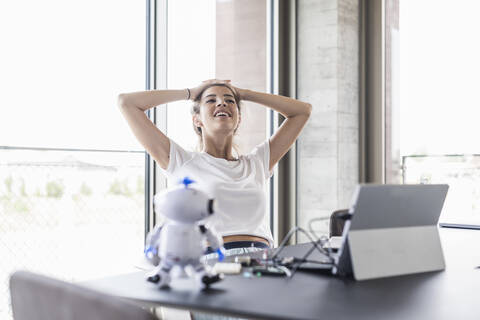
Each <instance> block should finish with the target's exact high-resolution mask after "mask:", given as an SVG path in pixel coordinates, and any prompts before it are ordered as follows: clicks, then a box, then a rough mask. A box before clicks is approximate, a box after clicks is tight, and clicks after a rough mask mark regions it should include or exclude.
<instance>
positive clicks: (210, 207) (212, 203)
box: [208, 199, 215, 214]
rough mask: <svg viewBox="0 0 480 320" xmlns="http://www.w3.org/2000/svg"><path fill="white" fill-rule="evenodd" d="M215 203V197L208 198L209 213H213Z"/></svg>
mask: <svg viewBox="0 0 480 320" xmlns="http://www.w3.org/2000/svg"><path fill="white" fill-rule="evenodd" d="M214 203H215V200H214V199H210V200H208V213H209V214H213V212H214V211H213V205H214Z"/></svg>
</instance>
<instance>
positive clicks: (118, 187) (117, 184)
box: [108, 179, 132, 197]
mask: <svg viewBox="0 0 480 320" xmlns="http://www.w3.org/2000/svg"><path fill="white" fill-rule="evenodd" d="M108 192H109V193H111V194H113V195H116V196H127V197H131V196H132V191H131V190H130V188H129V187H128V182H127V180H126V179H125V180H123V181H119V180H118V179H115V180H114V181H113V182H112V184H110V189H109V190H108Z"/></svg>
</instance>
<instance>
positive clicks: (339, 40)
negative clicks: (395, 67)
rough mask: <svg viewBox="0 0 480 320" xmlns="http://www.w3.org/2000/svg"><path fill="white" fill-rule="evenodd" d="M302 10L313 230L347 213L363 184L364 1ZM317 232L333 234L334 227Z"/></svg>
mask: <svg viewBox="0 0 480 320" xmlns="http://www.w3.org/2000/svg"><path fill="white" fill-rule="evenodd" d="M297 4H298V7H297V10H298V11H297V45H298V46H297V96H298V98H299V99H300V100H303V101H307V102H310V103H311V104H312V105H313V112H312V116H311V118H310V121H309V123H308V124H307V126H306V127H305V129H304V131H303V133H302V135H301V136H300V138H299V140H298V146H299V148H298V162H297V167H298V177H297V193H298V206H297V208H298V211H297V222H298V225H299V226H301V227H307V226H308V221H309V220H310V219H311V218H316V217H322V216H325V217H328V216H329V215H330V213H331V212H332V211H334V210H336V209H342V208H347V207H348V206H349V204H350V199H351V196H352V193H353V190H354V187H355V186H356V184H357V183H358V175H359V169H358V165H359V161H358V158H359V157H358V148H359V126H358V124H359V83H358V81H359V0H298V1H297ZM314 229H315V230H317V231H318V232H319V233H320V232H321V233H327V232H328V221H325V222H319V223H315V224H314ZM304 240H305V238H303V237H300V238H299V241H300V242H302V241H304Z"/></svg>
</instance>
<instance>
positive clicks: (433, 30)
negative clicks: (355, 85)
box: [385, 0, 480, 224]
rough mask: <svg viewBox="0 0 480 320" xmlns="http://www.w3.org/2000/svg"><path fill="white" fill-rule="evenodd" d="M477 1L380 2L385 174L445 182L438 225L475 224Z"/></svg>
mask: <svg viewBox="0 0 480 320" xmlns="http://www.w3.org/2000/svg"><path fill="white" fill-rule="evenodd" d="M479 10H480V4H479V3H478V2H477V1H468V0H464V1H459V2H455V4H452V2H450V1H435V0H422V1H402V0H389V1H386V33H385V36H386V124H387V130H386V134H387V136H386V137H387V139H386V141H387V148H386V160H387V161H386V169H387V170H386V177H387V182H390V183H448V184H449V185H450V189H449V192H448V196H447V199H446V203H445V207H444V210H443V213H442V217H441V221H447V222H448V221H456V220H458V219H461V220H462V221H464V222H467V221H469V222H470V223H477V224H478V223H480V144H479V143H478V141H477V140H478V139H477V134H476V132H478V124H477V122H478V119H479V118H480V113H479V111H478V105H479V103H480V98H479V96H478V94H477V91H478V90H477V89H476V86H477V83H478V75H479V74H480V61H479V59H478V57H479V56H480V44H479V42H478V41H475V40H474V39H475V38H476V30H478V29H479V28H480V22H479V21H478V19H476V14H477V12H478V11H479Z"/></svg>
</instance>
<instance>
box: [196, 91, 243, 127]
mask: <svg viewBox="0 0 480 320" xmlns="http://www.w3.org/2000/svg"><path fill="white" fill-rule="evenodd" d="M194 123H195V125H196V126H197V127H201V128H202V131H203V132H205V133H206V134H207V135H218V134H221V135H226V136H227V135H233V133H234V131H235V129H237V127H238V124H239V123H240V113H239V111H238V106H237V103H236V102H235V98H234V97H233V93H232V91H231V90H230V89H229V88H227V87H223V86H213V87H210V88H208V89H207V90H205V91H204V92H203V94H202V98H201V100H200V114H199V115H195V116H194Z"/></svg>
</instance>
